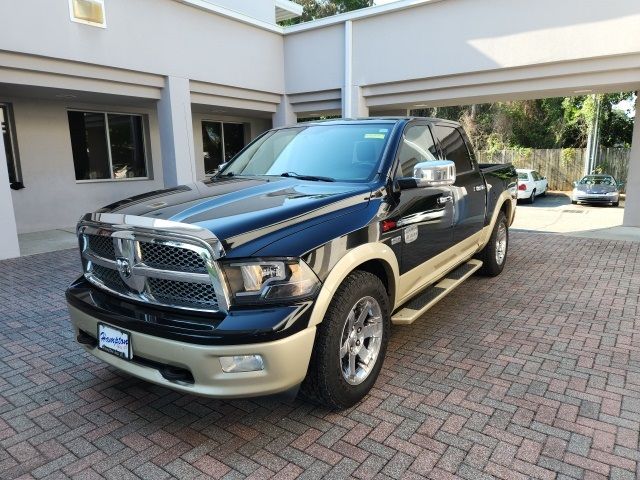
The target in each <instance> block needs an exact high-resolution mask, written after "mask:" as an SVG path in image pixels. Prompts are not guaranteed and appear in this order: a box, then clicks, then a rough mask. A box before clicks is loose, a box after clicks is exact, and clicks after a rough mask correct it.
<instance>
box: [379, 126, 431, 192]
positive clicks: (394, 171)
mask: <svg viewBox="0 0 640 480" xmlns="http://www.w3.org/2000/svg"><path fill="white" fill-rule="evenodd" d="M432 126H433V123H431V122H428V121H413V122H407V123H406V124H405V125H404V128H403V129H402V133H401V135H400V140H399V141H398V145H397V147H396V152H395V155H394V156H393V166H392V168H391V175H390V178H392V179H393V181H396V180H398V179H400V178H411V177H403V176H402V175H401V170H400V152H401V151H402V145H403V143H404V138H405V134H406V133H407V130H409V129H410V128H412V127H427V129H428V130H429V133H430V134H431V140H433V146H434V147H435V149H436V152H437V153H438V157H439V158H440V159H441V158H442V150H441V148H440V142H439V141H438V139H437V138H436V136H435V135H434V133H433V128H432Z"/></svg>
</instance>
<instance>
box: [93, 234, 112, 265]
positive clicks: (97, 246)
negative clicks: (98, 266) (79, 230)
mask: <svg viewBox="0 0 640 480" xmlns="http://www.w3.org/2000/svg"><path fill="white" fill-rule="evenodd" d="M86 238H87V241H88V243H89V249H90V250H91V251H92V252H94V253H95V254H96V255H98V256H100V257H103V258H108V259H109V260H115V259H116V250H115V247H114V246H113V239H112V238H111V237H106V236H104V235H86Z"/></svg>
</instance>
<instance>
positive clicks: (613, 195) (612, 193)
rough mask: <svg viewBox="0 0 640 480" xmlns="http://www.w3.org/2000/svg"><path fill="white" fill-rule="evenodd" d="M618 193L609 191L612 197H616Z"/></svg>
mask: <svg viewBox="0 0 640 480" xmlns="http://www.w3.org/2000/svg"><path fill="white" fill-rule="evenodd" d="M617 194H618V192H609V193H607V195H609V196H610V197H615V196H616V195H617Z"/></svg>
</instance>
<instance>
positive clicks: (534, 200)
mask: <svg viewBox="0 0 640 480" xmlns="http://www.w3.org/2000/svg"><path fill="white" fill-rule="evenodd" d="M529 203H531V204H532V205H533V204H534V203H536V191H535V190H534V191H533V192H531V196H530V197H529Z"/></svg>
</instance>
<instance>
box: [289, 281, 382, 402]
mask: <svg viewBox="0 0 640 480" xmlns="http://www.w3.org/2000/svg"><path fill="white" fill-rule="evenodd" d="M390 329H391V315H390V306H389V296H388V294H387V291H386V289H385V287H384V285H383V284H382V282H381V281H380V279H379V278H378V277H376V276H375V275H373V274H372V273H369V272H363V271H355V272H353V273H351V274H350V275H349V276H348V277H347V278H346V279H345V280H344V282H343V283H342V285H340V287H339V288H338V291H337V292H336V294H335V295H334V297H333V299H332V300H331V303H330V304H329V308H328V309H327V313H326V315H325V317H324V320H323V321H322V323H320V325H319V326H318V330H317V333H316V340H315V344H314V347H313V352H312V354H311V362H310V364H309V370H308V372H307V376H306V378H305V379H304V381H303V382H302V385H301V387H300V392H301V394H302V396H303V397H305V398H307V399H309V400H312V401H316V402H319V403H322V404H324V405H325V406H327V407H329V408H337V409H342V408H349V407H351V406H353V405H355V404H356V403H358V402H359V401H360V400H362V399H363V398H364V397H365V396H366V395H367V393H369V390H371V387H373V384H374V383H375V381H376V379H377V378H378V374H379V373H380V369H381V368H382V362H383V361H384V356H385V353H386V350H387V343H388V341H389V330H390Z"/></svg>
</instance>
